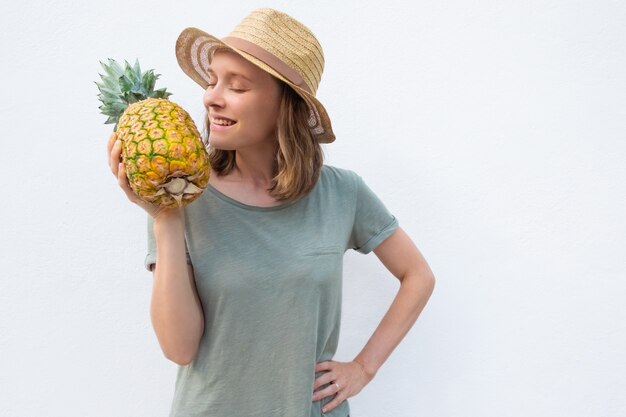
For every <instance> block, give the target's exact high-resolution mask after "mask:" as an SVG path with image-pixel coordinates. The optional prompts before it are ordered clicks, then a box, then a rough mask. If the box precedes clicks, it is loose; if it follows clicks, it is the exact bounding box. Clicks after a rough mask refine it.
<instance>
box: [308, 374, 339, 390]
mask: <svg viewBox="0 0 626 417" xmlns="http://www.w3.org/2000/svg"><path fill="white" fill-rule="evenodd" d="M335 378H336V375H335V373H334V372H325V373H324V374H322V375H320V376H319V377H318V378H317V379H316V380H315V383H314V384H313V391H315V390H316V389H318V388H319V387H321V386H322V385H324V384H328V383H329V382H331V381H334V380H335Z"/></svg>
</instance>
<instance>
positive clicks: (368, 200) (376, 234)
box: [350, 175, 399, 254]
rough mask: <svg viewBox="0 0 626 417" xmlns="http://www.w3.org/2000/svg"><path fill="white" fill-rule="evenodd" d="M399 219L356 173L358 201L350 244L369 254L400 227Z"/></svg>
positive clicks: (353, 247)
mask: <svg viewBox="0 0 626 417" xmlns="http://www.w3.org/2000/svg"><path fill="white" fill-rule="evenodd" d="M398 225H399V224H398V220H397V219H396V217H395V216H393V215H392V214H391V213H390V212H389V210H387V208H386V207H385V205H384V204H383V202H382V201H381V200H380V199H379V198H378V196H376V194H374V192H373V191H372V190H371V189H370V188H369V187H368V186H367V184H365V182H364V181H363V179H362V178H361V177H360V176H359V175H356V203H355V213H354V223H353V226H352V234H351V237H350V244H351V247H352V249H354V250H356V251H357V252H360V253H363V254H367V253H370V252H371V251H372V250H374V248H376V246H378V245H379V244H381V243H382V242H383V241H384V240H385V239H387V238H388V237H389V236H391V234H392V233H393V232H394V231H395V230H396V229H397V228H398Z"/></svg>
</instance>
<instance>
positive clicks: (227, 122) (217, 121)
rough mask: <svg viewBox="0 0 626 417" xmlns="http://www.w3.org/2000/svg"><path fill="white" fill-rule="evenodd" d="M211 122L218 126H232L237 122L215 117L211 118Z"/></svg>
mask: <svg viewBox="0 0 626 417" xmlns="http://www.w3.org/2000/svg"><path fill="white" fill-rule="evenodd" d="M211 123H212V124H214V125H216V126H232V125H234V124H235V123H237V122H235V121H233V120H226V119H213V120H211Z"/></svg>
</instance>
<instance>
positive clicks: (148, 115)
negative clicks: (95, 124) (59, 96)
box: [96, 58, 210, 208]
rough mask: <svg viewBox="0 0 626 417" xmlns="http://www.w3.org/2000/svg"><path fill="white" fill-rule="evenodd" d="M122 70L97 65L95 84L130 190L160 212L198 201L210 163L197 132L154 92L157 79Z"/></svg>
mask: <svg viewBox="0 0 626 417" xmlns="http://www.w3.org/2000/svg"><path fill="white" fill-rule="evenodd" d="M125 63H126V65H125V68H124V69H122V68H121V66H120V65H119V64H118V63H117V62H115V61H114V60H112V59H110V58H109V65H106V64H103V63H102V62H100V64H101V65H102V67H103V68H104V70H105V75H102V74H98V75H100V77H101V78H102V83H98V82H96V85H97V86H98V89H99V90H100V94H99V95H98V99H99V100H100V101H102V103H103V105H102V106H100V107H99V109H101V113H102V114H105V115H107V116H109V118H108V119H107V121H106V122H104V123H105V124H108V123H115V127H114V129H113V130H114V131H115V132H116V134H117V138H118V139H120V140H121V141H122V159H123V163H124V166H125V167H126V173H127V177H128V181H129V183H130V186H131V188H132V189H133V191H134V192H135V194H137V195H138V196H139V198H141V199H142V200H144V201H146V202H148V203H151V204H154V205H156V206H158V207H166V208H171V207H181V206H184V205H187V204H189V203H191V202H192V201H193V200H195V199H196V198H198V197H199V196H200V194H201V193H202V191H204V189H205V188H206V186H207V184H208V182H209V173H210V167H209V159H208V155H207V151H206V148H205V146H204V143H203V142H202V139H201V138H200V134H199V133H198V129H197V128H196V125H195V124H194V122H193V120H192V119H191V117H190V116H189V114H188V113H187V112H186V111H185V110H183V108H182V107H180V106H179V105H177V104H176V103H174V102H172V101H170V100H168V99H167V97H169V96H170V95H172V94H171V93H169V92H167V91H166V90H165V89H164V88H162V89H159V90H156V91H154V90H153V87H154V83H155V81H156V79H157V78H159V75H158V74H157V75H155V74H154V73H153V70H149V71H146V72H145V73H143V74H142V73H141V70H140V68H139V62H138V61H135V65H134V66H133V67H131V66H130V65H129V64H128V62H126V61H125Z"/></svg>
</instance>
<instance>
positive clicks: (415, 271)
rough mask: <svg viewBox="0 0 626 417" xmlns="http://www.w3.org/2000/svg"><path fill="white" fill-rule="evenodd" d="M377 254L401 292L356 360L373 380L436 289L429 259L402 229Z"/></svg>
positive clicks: (388, 239) (398, 229)
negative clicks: (398, 283)
mask: <svg viewBox="0 0 626 417" xmlns="http://www.w3.org/2000/svg"><path fill="white" fill-rule="evenodd" d="M374 253H375V254H376V256H377V257H378V259H380V261H381V262H382V263H383V264H384V265H385V267H386V268H387V269H388V270H389V272H391V273H392V274H393V275H394V276H395V277H396V278H398V280H400V289H399V290H398V294H397V295H396V297H395V298H394V300H393V302H392V303H391V306H390V307H389V310H388V311H387V313H386V314H385V316H384V317H383V319H382V320H381V322H380V324H379V325H378V327H377V328H376V330H375V331H374V333H373V334H372V336H371V337H370V339H369V340H368V342H367V344H366V345H365V347H364V348H363V349H362V350H361V352H360V353H359V354H358V355H357V356H356V358H354V361H355V362H358V363H359V364H361V366H362V367H363V368H364V370H365V372H366V373H367V374H368V375H369V377H370V378H373V377H374V375H375V374H376V372H378V369H379V368H380V367H381V366H382V364H383V363H384V362H385V361H386V360H387V358H388V357H389V355H391V352H393V350H394V349H395V348H396V346H398V344H399V343H400V341H401V340H402V339H403V338H404V336H405V335H406V334H407V333H408V331H409V330H410V329H411V327H412V326H413V324H414V323H415V321H416V320H417V318H418V317H419V315H420V313H421V312H422V310H423V309H424V306H425V305H426V303H427V302H428V299H429V298H430V295H431V294H432V292H433V289H434V286H435V276H434V275H433V272H432V271H431V269H430V267H429V266H428V263H427V262H426V259H424V257H423V256H422V254H421V253H420V251H419V250H418V249H417V247H416V246H415V244H414V243H413V241H412V240H411V238H410V237H409V236H408V235H407V234H406V233H405V232H404V230H402V229H401V228H399V227H398V228H397V229H396V231H395V232H394V233H393V234H392V235H391V236H389V237H388V238H387V239H385V241H384V242H382V243H381V244H380V245H378V247H376V248H375V249H374Z"/></svg>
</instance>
